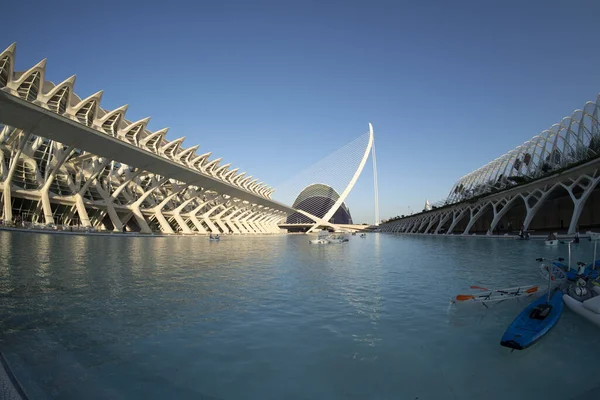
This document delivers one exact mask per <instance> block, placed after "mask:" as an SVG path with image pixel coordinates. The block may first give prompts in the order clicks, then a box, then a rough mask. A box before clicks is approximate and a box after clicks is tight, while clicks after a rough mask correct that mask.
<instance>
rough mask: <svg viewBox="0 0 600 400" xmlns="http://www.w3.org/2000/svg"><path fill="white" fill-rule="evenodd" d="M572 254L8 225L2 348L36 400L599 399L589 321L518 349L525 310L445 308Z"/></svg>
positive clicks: (1, 244)
mask: <svg viewBox="0 0 600 400" xmlns="http://www.w3.org/2000/svg"><path fill="white" fill-rule="evenodd" d="M566 254H567V252H566V247H564V246H561V247H559V248H545V246H544V245H543V242H537V241H529V242H523V241H513V240H503V239H495V240H493V239H485V238H461V237H416V236H393V235H377V234H370V235H369V236H368V238H367V239H360V238H359V237H358V236H355V237H350V242H349V243H345V244H342V245H329V246H315V245H309V244H308V237H307V236H303V235H289V236H271V237H225V238H223V240H222V241H221V242H218V243H216V242H209V241H208V240H207V239H206V238H198V237H195V238H192V237H189V238H186V237H166V238H117V237H93V236H58V235H43V234H31V233H16V232H0V328H1V329H0V349H1V350H2V351H3V352H4V354H5V356H6V358H7V359H8V361H9V363H10V364H11V366H12V368H13V371H14V373H15V375H16V376H17V377H18V379H19V380H20V381H21V383H22V385H23V386H24V389H25V391H26V392H27V393H28V394H29V396H30V397H31V398H32V399H37V398H39V399H50V398H60V399H69V398H74V399H79V398H86V399H106V398H111V399H117V398H128V399H130V398H145V399H164V398H190V399H213V400H214V399H223V400H229V399H367V398H368V399H416V398H418V399H420V400H423V399H486V400H494V399H506V398H512V399H521V398H528V399H531V398H544V399H547V400H549V399H570V398H578V397H579V396H582V395H583V394H584V393H588V395H590V393H593V394H592V395H591V397H590V398H600V394H599V392H598V391H594V390H595V389H594V388H596V387H598V386H599V385H600V380H599V379H598V378H597V376H598V375H597V369H598V360H599V359H600V348H599V347H598V346H597V344H598V338H599V337H600V336H599V335H600V329H598V328H596V327H595V326H594V325H591V324H590V323H588V322H587V321H585V320H583V319H582V318H580V317H579V316H577V315H575V314H573V313H571V312H570V311H568V310H567V309H565V312H564V314H563V316H562V317H561V320H560V321H559V324H558V325H557V326H556V328H555V329H554V330H553V331H552V332H551V333H550V334H549V335H548V336H547V337H546V338H545V339H544V340H542V341H541V342H540V343H538V344H536V345H535V346H534V347H532V348H530V349H527V350H525V351H521V352H517V351H515V352H512V353H511V351H510V350H509V349H506V348H503V347H501V346H500V345H499V342H500V337H501V336H502V333H503V332H504V330H505V329H506V327H507V326H508V325H509V324H510V323H511V321H512V320H513V319H514V317H515V316H516V315H517V314H518V313H519V312H520V310H521V309H522V308H523V307H524V306H525V304H526V303H523V302H521V303H519V302H505V303H502V304H500V305H498V306H495V307H493V308H491V309H485V308H484V307H481V306H479V307H477V306H476V307H463V308H461V309H456V308H449V307H448V304H449V299H450V297H451V296H453V295H456V294H458V293H460V292H465V291H466V290H468V286H469V285H486V286H494V287H509V286H512V285H523V284H530V283H537V282H539V281H540V277H539V273H538V272H537V265H536V262H535V261H534V259H535V258H536V257H539V256H542V255H545V256H558V255H562V256H564V257H566ZM591 257H592V248H591V245H590V244H589V243H588V242H584V243H582V244H581V245H579V247H577V248H574V257H573V260H574V261H575V260H576V259H582V260H584V261H589V260H591ZM588 259H589V260H588ZM586 398H587V397H586Z"/></svg>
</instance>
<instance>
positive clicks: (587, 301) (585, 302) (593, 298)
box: [562, 284, 600, 326]
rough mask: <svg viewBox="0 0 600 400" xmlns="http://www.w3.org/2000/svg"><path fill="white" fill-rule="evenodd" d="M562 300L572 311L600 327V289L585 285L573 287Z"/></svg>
mask: <svg viewBox="0 0 600 400" xmlns="http://www.w3.org/2000/svg"><path fill="white" fill-rule="evenodd" d="M562 298H563V301H564V302H565V304H566V306H567V307H568V308H569V309H570V310H571V311H573V312H574V313H576V314H579V315H581V316H582V317H583V318H585V319H587V320H588V321H590V322H591V323H592V324H594V325H596V326H600V287H598V286H591V287H588V285H585V284H580V285H577V286H575V287H573V286H571V287H570V288H569V289H568V290H567V292H566V293H565V294H563V296H562Z"/></svg>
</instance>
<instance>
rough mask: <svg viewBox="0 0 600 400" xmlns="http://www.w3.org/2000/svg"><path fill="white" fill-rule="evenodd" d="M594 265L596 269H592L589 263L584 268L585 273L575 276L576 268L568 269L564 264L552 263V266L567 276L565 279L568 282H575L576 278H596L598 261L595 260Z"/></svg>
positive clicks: (599, 263)
mask: <svg viewBox="0 0 600 400" xmlns="http://www.w3.org/2000/svg"><path fill="white" fill-rule="evenodd" d="M595 264H596V269H592V263H589V264H588V265H587V266H586V267H585V271H584V272H583V275H577V267H574V268H571V269H569V266H568V265H566V264H563V263H561V262H558V261H553V262H552V265H555V266H557V267H559V268H561V269H562V270H563V271H565V274H566V275H567V279H568V280H570V281H576V280H577V278H590V279H596V278H598V275H599V274H600V269H599V267H600V260H596V262H595Z"/></svg>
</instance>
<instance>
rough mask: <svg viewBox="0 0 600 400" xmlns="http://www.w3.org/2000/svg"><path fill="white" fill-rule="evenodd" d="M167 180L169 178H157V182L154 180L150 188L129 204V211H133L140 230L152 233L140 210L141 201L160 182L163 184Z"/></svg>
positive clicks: (158, 185) (157, 186)
mask: <svg viewBox="0 0 600 400" xmlns="http://www.w3.org/2000/svg"><path fill="white" fill-rule="evenodd" d="M168 180H169V178H162V179H161V180H159V181H158V182H156V183H155V184H154V185H152V186H151V187H150V189H148V190H147V191H146V192H144V193H143V194H142V195H141V196H140V198H139V199H137V200H136V201H135V203H133V204H132V205H131V212H132V213H133V216H134V217H135V219H136V221H137V223H138V225H139V226H140V232H142V233H152V229H150V226H149V225H148V222H146V218H145V217H144V215H143V214H142V211H141V210H140V206H141V205H142V203H143V202H144V200H146V198H147V197H148V196H150V194H151V193H152V192H153V191H154V190H156V189H157V188H159V187H160V186H161V185H162V184H164V183H165V182H166V181H168Z"/></svg>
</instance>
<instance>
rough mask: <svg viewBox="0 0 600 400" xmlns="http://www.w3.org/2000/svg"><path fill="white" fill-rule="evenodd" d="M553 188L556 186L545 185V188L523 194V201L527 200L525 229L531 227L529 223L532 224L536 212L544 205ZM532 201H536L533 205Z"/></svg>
mask: <svg viewBox="0 0 600 400" xmlns="http://www.w3.org/2000/svg"><path fill="white" fill-rule="evenodd" d="M557 185H558V184H557ZM553 190H554V186H552V187H549V188H548V187H544V188H543V189H535V190H533V191H532V192H531V193H529V194H527V195H524V194H521V197H522V198H523V201H525V210H526V214H525V221H523V228H524V230H528V229H529V224H531V221H532V220H533V217H535V214H536V213H537V212H538V210H539V209H540V208H541V207H542V205H543V204H544V202H545V201H546V199H547V198H548V195H550V193H552V191H553ZM531 202H534V204H533V205H531Z"/></svg>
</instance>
